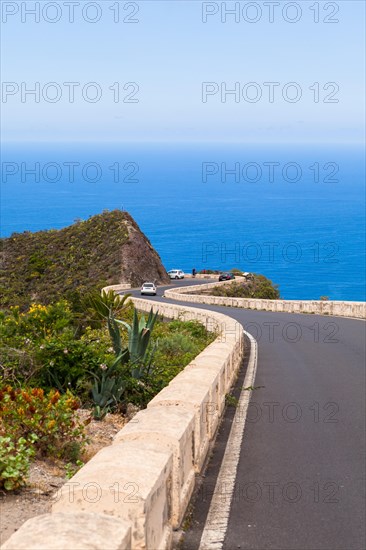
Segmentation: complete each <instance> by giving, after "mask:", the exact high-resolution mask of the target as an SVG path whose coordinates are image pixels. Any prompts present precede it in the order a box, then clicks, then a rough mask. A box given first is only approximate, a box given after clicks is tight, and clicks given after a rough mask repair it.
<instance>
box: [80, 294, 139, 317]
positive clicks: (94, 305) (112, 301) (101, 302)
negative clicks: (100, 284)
mask: <svg viewBox="0 0 366 550" xmlns="http://www.w3.org/2000/svg"><path fill="white" fill-rule="evenodd" d="M130 296H131V294H124V295H123V296H120V295H119V294H115V293H114V291H113V290H109V291H108V292H106V291H105V290H102V292H101V293H100V294H99V293H97V292H96V293H93V294H89V295H88V296H87V297H86V298H85V300H84V309H86V310H87V311H92V312H93V313H94V314H96V316H97V317H98V318H99V319H108V317H109V316H110V315H111V314H113V313H114V312H118V313H120V312H121V311H122V310H123V309H124V308H125V307H126V306H127V300H128V298H129V297H130Z"/></svg>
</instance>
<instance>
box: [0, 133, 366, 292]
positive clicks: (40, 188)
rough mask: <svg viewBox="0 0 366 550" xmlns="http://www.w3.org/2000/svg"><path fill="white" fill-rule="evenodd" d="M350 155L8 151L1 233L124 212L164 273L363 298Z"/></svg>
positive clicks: (177, 148)
mask: <svg viewBox="0 0 366 550" xmlns="http://www.w3.org/2000/svg"><path fill="white" fill-rule="evenodd" d="M364 167H365V159H364V154H363V151H362V149H361V148H360V147H357V146H350V145H348V146H347V145H344V146H339V145H338V146H333V145H332V146H331V145H329V146H319V145H315V146H308V145H304V146H301V147H299V146H290V145H283V146H279V145H277V146H271V145H266V146H263V145H261V146H247V145H238V144H232V145H231V144H225V145H220V144H214V145H212V144H190V145H185V144H182V145H181V144H174V145H172V144H154V145H151V144H136V145H135V144H134V145H126V144H100V145H96V144H78V143H74V144H46V143H45V144H43V143H36V144H32V145H29V144H20V143H17V144H7V145H5V146H3V151H2V201H1V214H2V216H1V217H2V224H1V228H2V236H9V235H10V234H11V233H13V232H23V231H38V230H41V229H51V228H55V229H59V228H62V227H65V226H67V225H70V224H72V223H73V222H74V221H75V220H76V219H78V218H79V219H80V218H81V219H87V218H88V217H89V216H91V215H93V214H97V213H100V212H102V211H103V210H104V209H109V210H112V209H114V208H123V209H124V210H127V211H128V212H129V213H130V214H131V215H132V216H133V217H134V218H135V220H136V221H137V223H138V224H139V225H140V227H141V229H142V231H143V232H144V233H145V234H146V235H147V236H148V237H149V239H150V241H151V243H152V245H153V246H154V247H155V248H156V250H157V251H158V253H159V254H160V256H161V258H162V261H163V264H164V265H165V267H166V268H167V269H173V268H178V269H184V270H187V271H191V270H192V268H196V269H197V270H200V269H220V270H226V269H229V268H232V267H237V268H240V269H242V270H244V271H249V272H255V273H263V274H264V275H266V276H267V277H269V278H270V279H271V280H272V281H273V282H275V283H277V284H278V285H279V287H280V292H281V296H282V297H284V298H287V299H297V298H298V299H319V298H320V296H328V297H329V298H330V299H333V300H365V263H366V258H365V186H364V185H365V184H364V182H365V172H364Z"/></svg>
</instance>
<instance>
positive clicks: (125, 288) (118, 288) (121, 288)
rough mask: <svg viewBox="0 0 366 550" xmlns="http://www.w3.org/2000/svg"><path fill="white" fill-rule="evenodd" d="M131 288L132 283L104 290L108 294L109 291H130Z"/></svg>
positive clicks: (106, 287) (108, 287) (111, 286)
mask: <svg viewBox="0 0 366 550" xmlns="http://www.w3.org/2000/svg"><path fill="white" fill-rule="evenodd" d="M130 288H131V285H130V283H121V284H119V285H110V286H105V287H104V288H103V289H102V290H104V291H105V292H108V291H109V290H114V292H122V291H123V290H129V289H130Z"/></svg>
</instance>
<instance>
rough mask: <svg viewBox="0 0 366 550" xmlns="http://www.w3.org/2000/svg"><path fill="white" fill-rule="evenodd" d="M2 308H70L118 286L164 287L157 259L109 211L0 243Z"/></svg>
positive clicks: (130, 225) (128, 221) (131, 226)
mask: <svg viewBox="0 0 366 550" xmlns="http://www.w3.org/2000/svg"><path fill="white" fill-rule="evenodd" d="M0 264H1V265H0V268H1V283H2V285H1V286H2V289H1V293H2V304H1V305H2V306H3V307H4V306H5V307H9V306H11V305H19V306H20V307H21V308H26V307H28V306H29V304H30V303H31V302H33V301H39V302H41V303H49V302H51V301H53V300H55V299H59V298H66V299H68V300H71V301H72V302H75V301H78V300H79V298H80V296H82V295H83V294H85V293H86V292H88V291H91V290H95V289H100V288H102V287H103V286H106V285H113V284H118V283H121V282H127V283H131V284H132V286H138V285H140V284H141V283H143V282H144V281H152V282H156V283H157V284H164V283H166V284H168V283H169V281H170V280H169V277H168V275H167V273H166V271H165V269H164V267H163V265H162V263H161V260H160V257H159V255H158V254H157V252H156V251H155V250H154V249H153V247H152V246H151V243H150V241H149V240H148V238H147V237H146V236H145V235H144V234H143V233H142V232H141V230H140V229H139V227H138V225H137V224H136V222H135V221H134V220H133V218H132V217H131V216H130V215H129V214H128V213H127V212H121V211H120V210H114V211H112V212H103V213H102V214H98V215H96V216H92V217H91V218H89V219H88V220H86V221H78V222H76V223H74V224H73V225H70V226H69V227H65V228H64V229H60V230H49V231H38V232H36V233H30V232H25V233H14V234H13V235H11V237H9V238H7V239H2V258H1V262H0Z"/></svg>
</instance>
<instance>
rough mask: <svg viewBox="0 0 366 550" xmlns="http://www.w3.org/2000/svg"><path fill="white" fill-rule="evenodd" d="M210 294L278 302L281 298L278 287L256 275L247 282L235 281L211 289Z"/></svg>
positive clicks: (262, 276)
mask: <svg viewBox="0 0 366 550" xmlns="http://www.w3.org/2000/svg"><path fill="white" fill-rule="evenodd" d="M210 294H211V295H212V296H225V297H230V298H261V299H268V300H278V299H279V298H280V292H279V289H278V286H277V285H275V284H273V283H272V281H270V280H269V279H267V278H266V277H264V275H254V276H253V278H252V279H250V280H248V281H246V282H240V283H239V282H237V281H234V282H232V283H230V284H228V285H221V286H215V287H213V288H212V289H211V291H210Z"/></svg>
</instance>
